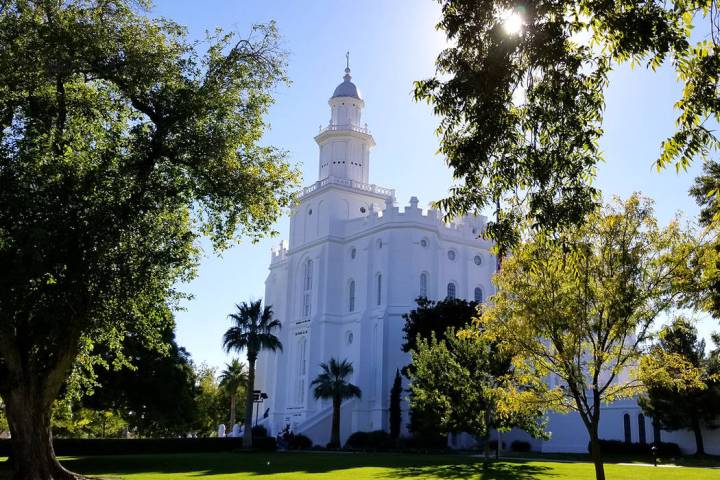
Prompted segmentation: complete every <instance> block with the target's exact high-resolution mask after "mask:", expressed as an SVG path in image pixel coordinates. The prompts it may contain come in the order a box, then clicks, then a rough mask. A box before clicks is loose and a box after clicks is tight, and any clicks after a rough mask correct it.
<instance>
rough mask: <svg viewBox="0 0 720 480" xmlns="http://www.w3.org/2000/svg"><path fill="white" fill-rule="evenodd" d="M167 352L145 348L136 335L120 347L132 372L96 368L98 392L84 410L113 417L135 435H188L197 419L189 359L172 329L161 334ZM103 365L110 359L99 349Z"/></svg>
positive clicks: (110, 354) (87, 398)
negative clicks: (122, 422)
mask: <svg viewBox="0 0 720 480" xmlns="http://www.w3.org/2000/svg"><path fill="white" fill-rule="evenodd" d="M160 334H161V335H162V342H163V345H164V346H165V348H163V349H161V350H158V349H156V348H153V347H152V346H148V345H147V344H146V342H145V340H144V338H142V336H139V335H137V334H135V335H133V334H129V335H128V336H127V337H126V339H125V341H124V342H123V346H122V349H123V355H124V356H125V357H127V358H129V359H130V362H132V366H131V367H127V366H123V367H120V368H113V367H111V368H105V367H103V366H101V365H96V366H95V372H96V375H97V377H96V382H97V385H98V386H97V387H95V388H94V389H93V393H92V395H87V396H85V397H84V398H83V399H82V402H81V403H82V405H84V406H85V407H86V408H91V409H94V410H102V411H116V412H118V413H119V415H120V417H121V418H122V419H123V420H124V421H125V422H126V423H127V427H128V429H129V430H130V431H131V432H132V433H133V435H136V436H140V437H177V436H181V435H185V434H187V433H189V432H191V431H192V430H193V429H192V425H193V423H194V422H195V419H196V415H197V405H196V404H195V373H194V370H193V366H192V361H191V359H190V354H189V353H188V352H187V351H186V350H185V349H184V348H182V347H179V346H178V345H177V343H176V342H175V334H174V331H173V327H172V326H171V327H169V328H166V329H164V330H162V331H161V332H160ZM103 350H104V351H105V352H104V356H105V357H108V360H107V362H106V363H108V364H109V363H110V362H111V361H112V357H113V355H114V353H113V352H112V351H111V350H110V349H108V348H103Z"/></svg>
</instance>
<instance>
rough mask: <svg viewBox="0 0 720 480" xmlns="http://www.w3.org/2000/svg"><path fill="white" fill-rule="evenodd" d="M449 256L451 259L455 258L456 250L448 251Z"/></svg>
mask: <svg viewBox="0 0 720 480" xmlns="http://www.w3.org/2000/svg"><path fill="white" fill-rule="evenodd" d="M448 258H449V259H450V260H455V250H450V251H448Z"/></svg>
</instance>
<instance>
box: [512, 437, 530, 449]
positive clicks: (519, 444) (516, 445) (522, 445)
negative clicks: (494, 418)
mask: <svg viewBox="0 0 720 480" xmlns="http://www.w3.org/2000/svg"><path fill="white" fill-rule="evenodd" d="M510 450H512V451H513V452H529V451H530V442H524V441H522V440H515V441H513V442H512V443H511V444H510Z"/></svg>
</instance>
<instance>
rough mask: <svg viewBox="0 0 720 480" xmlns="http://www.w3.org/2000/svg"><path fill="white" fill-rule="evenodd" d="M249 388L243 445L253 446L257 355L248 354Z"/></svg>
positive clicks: (246, 398)
mask: <svg viewBox="0 0 720 480" xmlns="http://www.w3.org/2000/svg"><path fill="white" fill-rule="evenodd" d="M247 384H248V388H247V395H246V396H245V430H244V431H243V447H245V448H252V411H253V391H254V390H255V357H254V356H251V355H248V383H247Z"/></svg>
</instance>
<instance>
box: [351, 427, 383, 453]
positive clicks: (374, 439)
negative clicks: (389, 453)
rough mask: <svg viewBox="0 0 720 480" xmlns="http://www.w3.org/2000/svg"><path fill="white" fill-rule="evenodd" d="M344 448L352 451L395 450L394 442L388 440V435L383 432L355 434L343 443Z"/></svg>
mask: <svg viewBox="0 0 720 480" xmlns="http://www.w3.org/2000/svg"><path fill="white" fill-rule="evenodd" d="M345 448H350V449H353V450H390V449H393V448H395V442H394V441H393V439H392V438H390V434H389V433H387V432H386V431H384V430H375V431H372V432H355V433H353V434H352V435H350V437H349V438H348V439H347V442H345Z"/></svg>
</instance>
